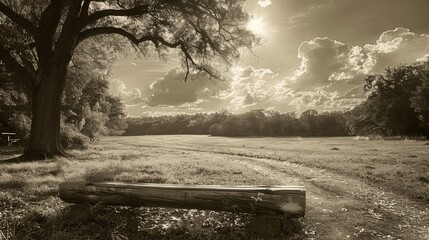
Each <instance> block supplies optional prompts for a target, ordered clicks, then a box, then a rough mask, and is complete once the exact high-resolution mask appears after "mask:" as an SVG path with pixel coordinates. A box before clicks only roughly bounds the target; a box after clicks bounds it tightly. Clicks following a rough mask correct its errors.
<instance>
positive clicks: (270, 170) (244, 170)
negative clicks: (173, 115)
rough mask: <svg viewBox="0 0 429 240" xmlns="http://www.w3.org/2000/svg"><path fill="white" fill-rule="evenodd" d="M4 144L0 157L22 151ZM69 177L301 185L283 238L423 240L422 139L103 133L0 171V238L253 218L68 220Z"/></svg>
mask: <svg viewBox="0 0 429 240" xmlns="http://www.w3.org/2000/svg"><path fill="white" fill-rule="evenodd" d="M20 151H21V149H19V148H5V147H4V148H1V149H0V159H7V158H10V157H12V156H15V155H17V154H19V152H20ZM69 180H87V181H129V182H154V183H180V184H225V185H249V184H255V185H263V184H267V185H269V184H282V185H288V184H290V185H304V186H306V188H307V201H308V209H307V215H306V218H304V219H298V220H292V221H289V222H287V224H286V225H287V226H286V225H285V226H284V227H285V231H284V233H283V234H282V235H281V236H276V237H273V238H289V239H311V238H315V239H425V238H426V237H427V238H428V239H429V228H428V226H427V224H425V222H426V223H427V222H428V220H429V210H428V203H429V143H428V142H427V141H407V140H405V141H404V140H402V141H383V140H371V141H368V140H359V139H358V138H353V137H346V138H225V137H208V136H197V135H169V136H136V137H105V138H102V139H99V140H98V141H96V142H95V144H93V145H92V146H91V147H90V148H89V149H88V150H84V151H71V152H70V156H69V157H67V158H57V159H53V160H48V161H44V162H31V163H17V164H2V165H1V167H0V189H1V192H0V239H183V238H186V239H202V238H204V239H248V238H254V237H255V236H254V235H252V232H251V231H249V229H247V228H246V225H247V224H248V222H249V220H250V219H251V218H252V216H251V215H235V214H231V213H223V212H221V213H218V212H212V211H197V210H182V209H163V208H129V207H102V206H92V207H91V218H90V219H89V220H88V221H86V222H73V221H72V220H70V218H69V216H68V215H67V212H68V210H69V209H70V205H69V204H66V203H64V202H62V201H61V200H60V199H59V198H58V184H59V183H60V182H62V181H69Z"/></svg>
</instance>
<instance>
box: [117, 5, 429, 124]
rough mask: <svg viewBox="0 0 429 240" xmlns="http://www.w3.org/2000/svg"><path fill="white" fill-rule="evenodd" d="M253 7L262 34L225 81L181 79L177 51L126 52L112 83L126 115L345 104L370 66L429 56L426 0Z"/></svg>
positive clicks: (253, 26)
mask: <svg viewBox="0 0 429 240" xmlns="http://www.w3.org/2000/svg"><path fill="white" fill-rule="evenodd" d="M246 9H247V11H248V12H249V13H250V14H251V15H252V19H251V20H250V22H249V24H248V28H249V30H251V31H253V32H254V33H255V34H257V35H259V36H260V37H261V38H262V40H261V44H260V45H259V46H257V47H256V48H255V49H253V52H252V53H250V52H244V53H243V54H242V58H241V59H240V61H239V62H237V64H235V65H234V66H233V67H232V68H231V69H230V73H229V74H228V78H227V79H225V80H224V81H211V80H209V79H206V78H200V79H195V80H189V81H187V82H184V81H183V79H184V73H183V69H182V68H181V67H180V66H181V65H180V63H179V61H178V58H176V57H170V58H169V60H168V61H164V60H159V59H158V58H156V57H149V58H144V59H139V58H135V57H130V56H127V57H125V56H124V57H122V58H121V59H120V60H119V61H118V62H117V63H116V64H115V65H114V67H113V69H112V75H111V77H110V80H109V81H110V91H111V93H112V94H113V95H115V96H120V97H121V98H122V99H123V101H124V103H125V105H126V113H127V114H128V115H129V116H157V115H175V114H183V113H185V114H193V113H197V112H216V111H219V110H222V109H226V110H228V111H230V112H233V113H241V112H244V111H248V110H251V109H267V110H276V111H279V112H290V111H295V112H298V113H299V112H302V111H305V110H307V109H315V110H317V111H319V112H322V111H341V110H347V109H351V108H353V106H355V105H357V104H359V103H360V102H362V101H363V100H364V99H365V93H364V92H363V85H364V77H365V75H368V74H379V73H382V72H383V70H384V69H385V68H386V67H389V66H395V65H399V64H410V63H414V62H416V61H423V60H424V59H426V58H427V57H429V20H428V19H427V10H428V9H429V1H428V0H359V1H357V0H249V1H247V3H246Z"/></svg>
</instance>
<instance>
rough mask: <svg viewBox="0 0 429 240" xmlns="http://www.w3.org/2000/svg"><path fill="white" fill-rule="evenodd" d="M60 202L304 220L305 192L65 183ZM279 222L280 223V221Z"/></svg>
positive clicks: (275, 188)
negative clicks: (217, 212) (248, 214)
mask: <svg viewBox="0 0 429 240" xmlns="http://www.w3.org/2000/svg"><path fill="white" fill-rule="evenodd" d="M59 195H60V198H61V199H62V200H63V201H65V202H69V203H94V204H95V203H97V204H104V205H117V206H136V207H166V208H185V209H200V210H214V211H229V212H234V213H255V214H257V217H256V218H255V220H256V221H259V220H257V219H260V218H261V217H263V218H264V219H265V220H263V221H265V222H267V220H266V216H279V215H282V216H285V215H286V216H289V217H292V218H294V217H303V216H304V214H305V188H304V187H300V186H220V185H175V184H151V183H124V182H98V183H95V182H83V181H76V182H64V183H62V184H60V187H59ZM279 221H280V220H279Z"/></svg>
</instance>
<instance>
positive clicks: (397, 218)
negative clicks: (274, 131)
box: [151, 140, 429, 240]
mask: <svg viewBox="0 0 429 240" xmlns="http://www.w3.org/2000/svg"><path fill="white" fill-rule="evenodd" d="M161 143H162V144H161ZM151 145H153V146H154V147H155V146H156V147H159V148H166V149H169V150H180V151H191V152H204V153H212V154H222V155H227V156H228V158H229V159H230V160H232V161H235V162H237V164H241V165H243V166H246V167H248V168H251V169H253V170H255V171H256V172H258V173H259V174H263V175H264V176H266V177H268V178H271V179H274V180H276V181H278V182H279V184H285V185H304V186H305V187H306V191H307V212H306V218H305V220H304V226H305V231H306V237H307V238H309V239H311V238H314V239H404V240H408V239H416V240H417V239H418V240H420V239H429V209H428V206H427V205H423V204H422V203H419V202H414V201H412V200H410V199H408V198H406V197H405V196H401V195H397V194H394V193H392V192H389V191H385V190H384V189H382V188H381V187H379V186H376V185H375V184H374V185H373V184H368V183H365V182H363V181H361V180H360V179H358V178H355V177H350V176H345V175H340V174H337V173H334V172H331V171H327V170H323V169H317V168H310V167H307V166H304V165H299V164H293V163H289V162H287V161H278V160H273V159H271V158H264V157H257V158H255V157H247V156H243V155H241V154H240V155H241V156H240V155H237V154H236V153H231V152H229V151H225V152H224V151H214V150H215V149H213V148H211V147H202V146H195V145H191V144H183V143H180V144H175V145H174V146H169V147H166V144H165V142H164V141H161V140H157V141H155V142H152V144H151Z"/></svg>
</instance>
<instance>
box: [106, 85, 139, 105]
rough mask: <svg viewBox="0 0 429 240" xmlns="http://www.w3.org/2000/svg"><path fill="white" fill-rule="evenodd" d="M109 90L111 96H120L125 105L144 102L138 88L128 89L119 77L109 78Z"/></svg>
mask: <svg viewBox="0 0 429 240" xmlns="http://www.w3.org/2000/svg"><path fill="white" fill-rule="evenodd" d="M109 90H110V93H111V94H112V95H113V96H119V97H121V98H122V101H123V102H124V104H125V106H127V107H128V106H133V105H137V104H140V103H143V102H144V99H143V97H142V93H141V91H140V89H138V88H132V89H128V88H127V85H126V84H125V83H124V82H123V81H121V80H120V79H111V80H110V88H109Z"/></svg>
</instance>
